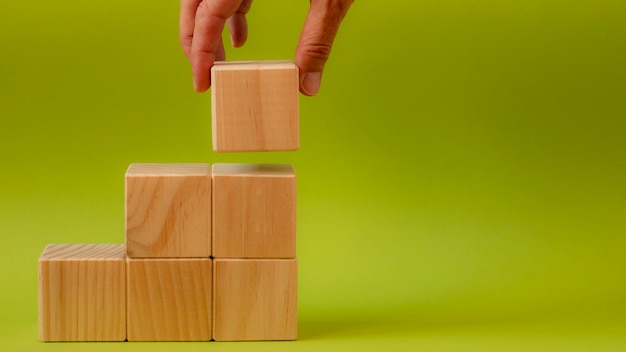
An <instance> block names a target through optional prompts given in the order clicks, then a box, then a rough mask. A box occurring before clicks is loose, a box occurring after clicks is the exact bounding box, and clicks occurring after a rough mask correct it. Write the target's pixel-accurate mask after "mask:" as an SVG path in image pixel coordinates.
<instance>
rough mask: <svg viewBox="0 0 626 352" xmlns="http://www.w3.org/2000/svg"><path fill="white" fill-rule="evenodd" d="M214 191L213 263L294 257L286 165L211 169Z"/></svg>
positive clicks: (292, 195) (292, 185)
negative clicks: (225, 260)
mask: <svg viewBox="0 0 626 352" xmlns="http://www.w3.org/2000/svg"><path fill="white" fill-rule="evenodd" d="M213 185H214V187H213V205H212V209H213V231H212V236H213V257H215V258H294V257H295V256H296V175H295V172H294V170H293V168H292V166H291V165H286V164H214V165H213Z"/></svg>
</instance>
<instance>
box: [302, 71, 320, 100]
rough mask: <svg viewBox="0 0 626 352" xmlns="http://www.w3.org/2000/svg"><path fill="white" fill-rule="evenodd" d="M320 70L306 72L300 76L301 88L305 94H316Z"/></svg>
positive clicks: (318, 88) (318, 87)
mask: <svg viewBox="0 0 626 352" xmlns="http://www.w3.org/2000/svg"><path fill="white" fill-rule="evenodd" d="M321 80H322V73H321V72H308V73H306V74H305V75H304V77H303V78H302V90H303V91H304V92H305V93H306V94H307V95H316V94H317V92H319V90H320V82H321Z"/></svg>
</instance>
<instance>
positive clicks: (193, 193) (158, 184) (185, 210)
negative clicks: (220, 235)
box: [125, 164, 211, 258]
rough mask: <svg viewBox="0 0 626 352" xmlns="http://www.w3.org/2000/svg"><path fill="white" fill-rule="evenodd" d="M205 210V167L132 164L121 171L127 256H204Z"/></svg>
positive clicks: (207, 238) (207, 229) (207, 246)
mask: <svg viewBox="0 0 626 352" xmlns="http://www.w3.org/2000/svg"><path fill="white" fill-rule="evenodd" d="M210 207H211V167H210V166H209V165H208V164H132V165H131V166H130V167H129V169H128V171H127V172H126V207H125V210H126V247H127V248H126V249H127V254H128V256H129V257H131V258H157V257H158V258H162V257H183V258H189V257H207V258H208V257H209V256H210V255H211V235H210V226H211V225H210V224H211V208H210Z"/></svg>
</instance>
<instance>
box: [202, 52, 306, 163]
mask: <svg viewBox="0 0 626 352" xmlns="http://www.w3.org/2000/svg"><path fill="white" fill-rule="evenodd" d="M298 86H299V82H298V67H297V66H296V65H295V64H294V63H293V62H290V61H231V62H227V61H222V62H216V63H215V64H214V66H213V67H212V69H211V87H212V88H211V109H212V122H213V150H215V151H217V152H234V151H239V152H243V151H271V150H297V149H298V148H299V147H300V130H299V111H298V110H299V107H298Z"/></svg>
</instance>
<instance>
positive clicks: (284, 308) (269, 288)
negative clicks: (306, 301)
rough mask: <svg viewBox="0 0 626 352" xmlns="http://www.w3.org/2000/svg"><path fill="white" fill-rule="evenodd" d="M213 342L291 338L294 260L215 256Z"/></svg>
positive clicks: (295, 275)
mask: <svg viewBox="0 0 626 352" xmlns="http://www.w3.org/2000/svg"><path fill="white" fill-rule="evenodd" d="M213 264H214V265H213V270H214V271H213V279H214V283H213V287H214V288H215V291H214V295H213V307H214V316H213V338H214V339H215V341H245V340H295V339H296V337H297V325H298V322H297V320H298V316H297V306H298V304H297V286H298V263H297V261H296V259H295V258H294V259H215V260H214V263H213Z"/></svg>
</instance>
